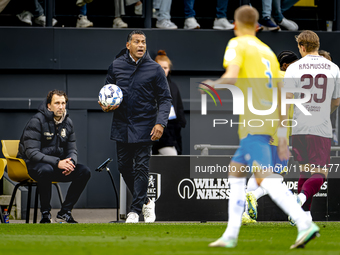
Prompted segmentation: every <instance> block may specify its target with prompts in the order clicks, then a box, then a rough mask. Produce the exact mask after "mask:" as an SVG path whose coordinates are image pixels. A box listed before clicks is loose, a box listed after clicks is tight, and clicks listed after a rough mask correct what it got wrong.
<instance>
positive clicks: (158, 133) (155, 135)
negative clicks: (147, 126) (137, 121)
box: [150, 124, 164, 141]
mask: <svg viewBox="0 0 340 255" xmlns="http://www.w3.org/2000/svg"><path fill="white" fill-rule="evenodd" d="M163 131H164V128H163V127H162V125H161V124H156V125H155V126H154V127H153V129H152V130H151V133H150V135H151V140H152V141H156V140H158V139H159V138H161V137H162V135H163Z"/></svg>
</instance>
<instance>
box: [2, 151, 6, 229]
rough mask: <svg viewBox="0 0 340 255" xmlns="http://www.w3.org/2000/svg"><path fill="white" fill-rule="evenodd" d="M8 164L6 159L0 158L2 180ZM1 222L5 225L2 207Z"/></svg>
mask: <svg viewBox="0 0 340 255" xmlns="http://www.w3.org/2000/svg"><path fill="white" fill-rule="evenodd" d="M6 164H7V161H6V159H4V158H0V180H1V178H2V176H3V175H4V172H5V167H6ZM0 221H1V222H2V223H4V216H3V215H2V208H1V205H0Z"/></svg>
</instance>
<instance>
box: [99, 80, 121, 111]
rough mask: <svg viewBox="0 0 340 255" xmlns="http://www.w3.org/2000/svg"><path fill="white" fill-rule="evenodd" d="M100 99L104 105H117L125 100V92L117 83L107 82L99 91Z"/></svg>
mask: <svg viewBox="0 0 340 255" xmlns="http://www.w3.org/2000/svg"><path fill="white" fill-rule="evenodd" d="M99 101H100V103H101V104H102V105H103V106H105V107H106V106H109V105H111V106H117V105H120V104H121V103H122V101H123V92H122V90H121V89H120V87H118V86H117V85H115V84H107V85H105V86H104V87H102V89H101V90H100V91H99Z"/></svg>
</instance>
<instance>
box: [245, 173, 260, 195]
mask: <svg viewBox="0 0 340 255" xmlns="http://www.w3.org/2000/svg"><path fill="white" fill-rule="evenodd" d="M258 187H260V186H259V185H257V182H256V179H255V175H254V174H252V175H251V176H250V178H249V180H248V183H247V192H250V191H254V190H256V189H257V188H258Z"/></svg>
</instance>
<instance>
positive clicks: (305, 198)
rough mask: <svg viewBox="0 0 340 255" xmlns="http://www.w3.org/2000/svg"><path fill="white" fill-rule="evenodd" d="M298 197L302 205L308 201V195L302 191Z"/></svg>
mask: <svg viewBox="0 0 340 255" xmlns="http://www.w3.org/2000/svg"><path fill="white" fill-rule="evenodd" d="M298 197H299V198H300V201H301V205H303V204H304V203H305V202H306V200H307V197H306V195H305V194H303V193H300V194H299V195H298Z"/></svg>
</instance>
